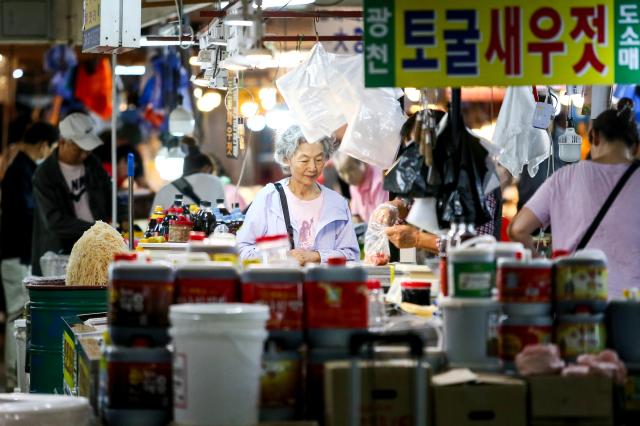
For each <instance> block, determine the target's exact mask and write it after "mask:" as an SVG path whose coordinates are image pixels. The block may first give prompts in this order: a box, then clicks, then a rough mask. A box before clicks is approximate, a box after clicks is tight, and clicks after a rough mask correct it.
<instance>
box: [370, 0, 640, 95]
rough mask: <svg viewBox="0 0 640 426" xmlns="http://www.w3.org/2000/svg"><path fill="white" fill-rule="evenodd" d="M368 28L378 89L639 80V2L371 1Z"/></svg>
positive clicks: (374, 83)
mask: <svg viewBox="0 0 640 426" xmlns="http://www.w3.org/2000/svg"><path fill="white" fill-rule="evenodd" d="M364 21H365V28H364V31H365V79H366V80H365V81H366V86H368V87H385V86H412V87H444V86H470V85H486V86H489V85H531V84H576V85H581V84H612V83H613V82H617V81H620V82H623V81H625V82H631V81H633V82H637V81H638V80H639V78H638V74H637V61H638V60H637V52H638V50H637V47H638V46H639V45H640V43H638V41H639V39H638V33H639V31H640V29H639V28H638V1H637V0H562V1H557V0H556V1H552V0H529V1H527V2H522V1H517V0H484V1H482V2H479V1H477V0H456V1H454V2H431V1H424V0H365V9H364ZM634 67H636V68H634Z"/></svg>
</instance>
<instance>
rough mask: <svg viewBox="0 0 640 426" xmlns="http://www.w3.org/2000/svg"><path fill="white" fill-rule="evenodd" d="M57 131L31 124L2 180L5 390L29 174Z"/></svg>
mask: <svg viewBox="0 0 640 426" xmlns="http://www.w3.org/2000/svg"><path fill="white" fill-rule="evenodd" d="M58 135H59V133H58V129H56V128H55V127H54V126H52V125H51V124H48V123H44V122H38V123H34V124H32V125H31V126H30V127H29V128H28V129H27V131H26V132H25V134H24V137H23V138H22V142H18V143H16V144H15V147H16V149H17V150H18V152H17V155H16V157H15V159H14V160H13V162H12V163H11V165H10V166H9V168H8V169H7V171H6V174H5V176H4V179H3V181H2V201H1V202H0V208H1V209H2V216H1V217H0V235H2V238H0V245H1V247H2V251H1V253H2V287H3V290H4V298H5V306H6V312H7V319H6V331H5V338H6V340H5V345H4V355H5V358H4V359H5V365H6V371H7V382H6V388H5V389H13V388H14V387H15V385H16V365H15V362H16V344H15V339H14V337H13V322H14V320H15V319H16V318H18V317H19V316H20V314H22V310H23V308H24V305H25V303H27V294H26V290H25V288H24V286H23V285H22V280H23V279H24V278H25V277H26V276H27V275H29V271H30V265H31V238H32V230H33V184H32V180H33V174H34V173H35V171H36V167H37V164H38V163H39V162H41V161H42V160H44V159H45V158H46V157H47V156H48V155H49V152H50V147H51V145H52V144H53V143H55V142H56V141H57V140H58Z"/></svg>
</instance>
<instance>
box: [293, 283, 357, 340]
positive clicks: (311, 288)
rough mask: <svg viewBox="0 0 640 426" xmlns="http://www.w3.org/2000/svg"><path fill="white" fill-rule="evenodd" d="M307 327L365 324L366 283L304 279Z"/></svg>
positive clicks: (354, 326) (349, 326) (344, 326)
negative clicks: (315, 281) (306, 280)
mask: <svg viewBox="0 0 640 426" xmlns="http://www.w3.org/2000/svg"><path fill="white" fill-rule="evenodd" d="M305 312H306V318H307V327H308V328H310V329H318V328H367V326H368V319H369V301H368V292H367V286H366V284H365V283H360V282H351V283H328V282H318V283H313V282H312V283H306V284H305Z"/></svg>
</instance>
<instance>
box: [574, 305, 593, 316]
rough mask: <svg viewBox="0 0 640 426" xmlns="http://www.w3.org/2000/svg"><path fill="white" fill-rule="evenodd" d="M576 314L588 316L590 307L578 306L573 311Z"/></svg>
mask: <svg viewBox="0 0 640 426" xmlns="http://www.w3.org/2000/svg"><path fill="white" fill-rule="evenodd" d="M575 312H576V314H590V313H591V307H589V305H578V306H576V310H575Z"/></svg>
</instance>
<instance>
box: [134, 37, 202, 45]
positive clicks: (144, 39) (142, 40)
mask: <svg viewBox="0 0 640 426" xmlns="http://www.w3.org/2000/svg"><path fill="white" fill-rule="evenodd" d="M193 44H195V42H194V41H193V40H189V39H188V38H183V39H182V45H183V46H191V45H193ZM179 45H180V41H178V40H149V39H148V38H147V37H141V38H140V46H141V47H150V46H179Z"/></svg>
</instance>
